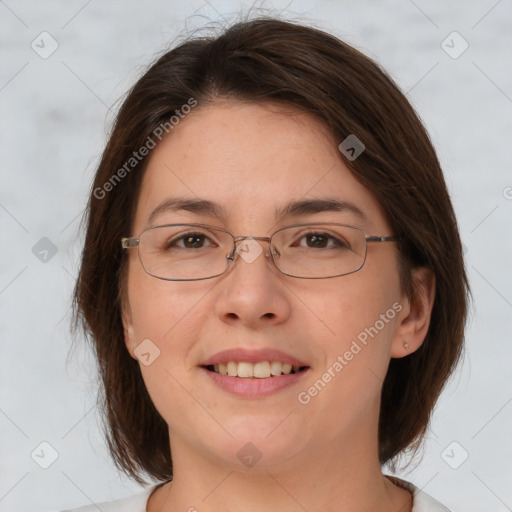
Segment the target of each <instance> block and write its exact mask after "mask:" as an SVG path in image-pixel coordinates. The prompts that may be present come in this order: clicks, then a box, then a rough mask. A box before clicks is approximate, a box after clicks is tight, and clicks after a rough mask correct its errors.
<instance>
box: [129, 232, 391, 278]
mask: <svg viewBox="0 0 512 512" xmlns="http://www.w3.org/2000/svg"><path fill="white" fill-rule="evenodd" d="M258 241H261V242H268V244H269V253H267V255H270V259H271V260H272V261H273V263H274V265H275V266H276V267H277V269H278V270H279V271H280V272H281V273H283V274H285V275H287V276H290V277H297V278H300V279H326V278H330V277H338V276H344V275H347V274H352V273H354V272H357V271H358V270H360V269H361V268H362V267H363V265H364V263H365V261H366V253H367V250H368V242H398V241H400V238H399V237H396V236H367V235H366V234H365V232H364V231H363V230H361V229H359V228H355V227H353V226H348V225H346V224H333V223H323V222H320V223H315V224H296V225H293V226H287V227H284V228H280V229H278V230H277V231H276V232H275V233H274V234H273V235H271V236H270V237H253V236H238V237H235V236H233V235H232V234H231V233H230V232H229V231H227V230H225V229H222V228H219V227H214V226H208V225H206V224H167V225H165V226H153V227H149V228H147V229H145V230H144V231H143V232H142V233H141V234H140V235H139V236H138V237H130V238H122V239H121V246H122V247H123V249H131V248H134V247H138V251H139V259H140V262H141V264H142V266H143V268H144V270H145V271H146V272H147V273H148V274H149V275H151V276H153V277H156V278H158V279H164V280H167V281H196V280H200V279H211V278H214V277H217V276H220V275H222V274H224V273H225V272H226V271H227V270H228V269H229V268H230V267H231V266H232V264H233V263H234V261H235V258H236V255H237V254H238V255H239V256H240V257H242V259H244V260H245V261H246V262H247V263H252V262H253V261H254V260H255V259H256V258H257V257H258V256H259V255H260V254H261V253H262V252H263V249H262V247H261V245H260V244H259V243H258ZM240 242H243V243H240Z"/></svg>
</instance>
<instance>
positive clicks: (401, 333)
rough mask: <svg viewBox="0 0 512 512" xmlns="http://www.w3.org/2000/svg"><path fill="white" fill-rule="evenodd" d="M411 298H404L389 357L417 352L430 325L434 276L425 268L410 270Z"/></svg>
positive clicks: (434, 285) (434, 287) (434, 289)
mask: <svg viewBox="0 0 512 512" xmlns="http://www.w3.org/2000/svg"><path fill="white" fill-rule="evenodd" d="M412 280H413V286H414V294H413V298H412V299H410V298H409V297H404V299H403V301H402V305H403V309H402V311H401V314H400V317H401V319H400V320H399V322H400V323H399V325H398V326H397V329H396V331H395V336H394V338H393V342H392V345H391V357H395V358H400V357H405V356H407V355H409V354H412V353H413V352H415V351H416V350H418V349H419V348H420V347H421V345H422V343H423V341H424V340H425V337H426V335H427V331H428V328H429V325H430V318H431V315H432V308H433V306H434V297H435V292H436V282H435V276H434V273H433V272H432V270H431V269H429V268H426V267H420V268H415V269H413V270H412Z"/></svg>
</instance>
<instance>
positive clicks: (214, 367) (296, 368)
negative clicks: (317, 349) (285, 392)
mask: <svg viewBox="0 0 512 512" xmlns="http://www.w3.org/2000/svg"><path fill="white" fill-rule="evenodd" d="M200 366H202V367H203V368H206V369H207V370H209V371H210V372H215V373H217V374H219V375H225V376H229V377H239V378H246V379H247V378H249V379H250V378H256V379H267V378H270V377H278V376H281V375H289V374H292V375H293V374H296V373H298V372H300V371H302V370H305V369H307V368H309V367H308V366H307V365H306V364H305V363H303V362H302V361H300V360H298V359H296V358H295V357H293V356H291V355H289V354H286V353H285V352H282V351H281V350H276V349H259V350H247V349H243V348H235V349H228V350H223V351H222V352H218V353H217V354H215V355H214V356H212V357H211V358H210V359H208V360H206V361H205V362H203V363H202V364H201V365H200Z"/></svg>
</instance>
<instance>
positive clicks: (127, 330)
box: [121, 299, 137, 359]
mask: <svg viewBox="0 0 512 512" xmlns="http://www.w3.org/2000/svg"><path fill="white" fill-rule="evenodd" d="M121 319H122V322H123V330H124V343H125V345H126V348H127V349H128V352H129V353H130V355H131V356H132V357H133V359H137V357H136V356H135V355H134V350H135V348H136V347H137V343H136V336H135V329H134V327H133V318H132V312H131V309H130V305H129V304H128V301H127V300H126V299H124V300H123V301H122V305H121Z"/></svg>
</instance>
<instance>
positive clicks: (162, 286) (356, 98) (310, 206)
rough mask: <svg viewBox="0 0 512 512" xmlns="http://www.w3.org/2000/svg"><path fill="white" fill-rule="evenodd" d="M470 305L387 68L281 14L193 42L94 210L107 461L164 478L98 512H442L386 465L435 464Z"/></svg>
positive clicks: (410, 118) (435, 183)
mask: <svg viewBox="0 0 512 512" xmlns="http://www.w3.org/2000/svg"><path fill="white" fill-rule="evenodd" d="M468 294H469V289H468V283H467V278H466V273H465V269H464V263H463V258H462V249H461V243H460V239H459V234H458V229H457V223H456V220H455V216H454V212H453V208H452V205H451V201H450V198H449V195H448V193H447V190H446V185H445V182H444V178H443V175H442V171H441V169H440V166H439V163H438V160H437V157H436V154H435V151H434V149H433V147H432V145H431V143H430V141H429V138H428V135H427V133H426V132H425V129H424V128H423V126H422V124H421V121H420V120H419V118H418V117H417V115H416V114H415V112H414V110H413V109H412V107H411V106H410V104H409V103H408V101H407V100H406V98H405V97H404V95H403V94H402V93H401V92H400V91H399V90H398V88H397V86H396V85H395V84H394V83H393V82H392V80H391V79H390V78H389V77H388V76H387V74H386V73H385V72H384V71H383V70H382V69H380V68H379V66H378V65H377V64H375V63H374V62H373V61H371V60H370V59H369V58H367V57H366V56H364V55H363V54H361V53H359V52H358V51H357V50H355V49H354V48H352V47H350V46H349V45H347V44H346V43H344V42H342V41H340V40H338V39H336V38H334V37H333V36H330V35H328V34H326V33H324V32H321V31H319V30H316V29H313V28H309V27H305V26H301V25H298V24H294V23H289V22H283V21H278V20H274V19H270V18H262V19H257V20H253V21H249V22H244V23H239V24H236V25H234V26H232V27H230V28H228V29H227V30H226V31H224V33H222V34H221V35H220V36H219V37H216V38H197V39H192V40H188V41H186V42H184V43H182V44H180V45H179V46H178V47H176V48H175V49H173V50H171V51H169V52H168V53H166V54H165V55H163V56H162V57H161V58H160V59H159V60H158V61H157V62H156V63H155V64H154V65H153V66H152V67H151V68H150V69H149V70H148V71H147V72H146V73H145V74H144V76H143V77H142V78H141V79H140V80H139V81H138V82H137V83H136V85H135V86H134V88H133V89H132V90H131V92H130V93H129V94H128V96H127V98H126V100H125V101H124V104H123V105H122V107H121V109H120V112H119V114H118V117H117V120H116V123H115V126H114V128H113V131H112V133H111V136H110V140H109V142H108V144H107V146H106V148H105V151H104V153H103V157H102V159H101V162H100V165H99V168H98V170H97V173H96V177H95V180H94V185H93V188H92V193H91V197H90V201H89V205H88V226H87V235H86V240H85V247H84V251H83V257H82V264H81V270H80V275H79V279H78V282H77V286H76V291H75V301H76V308H77V319H78V320H79V321H81V322H82V323H83V325H84V327H85V329H86V331H87V332H88V333H89V335H90V339H91V341H92V343H93V346H94V349H95V351H96V355H97V359H98V363H99V368H100V373H101V378H102V385H103V402H102V406H103V411H104V414H105V420H106V425H107V434H108V435H107V438H108V443H109V448H110V451H111V453H112V456H113V458H114V461H115V462H116V464H117V465H118V467H119V468H120V469H122V470H124V471H125V472H126V473H127V474H128V475H130V476H131V477H132V478H133V479H134V480H136V481H137V482H139V483H144V482H145V481H144V478H143V477H146V476H149V477H151V478H152V479H153V480H155V481H157V482H158V483H157V484H155V485H153V486H151V487H150V488H148V489H147V490H146V491H145V492H144V493H141V494H139V495H137V496H135V497H132V498H127V499H124V500H120V501H117V502H111V503H108V504H105V503H104V504H101V505H100V508H101V510H104V511H107V510H116V511H117V510H126V511H128V510H129V511H137V512H138V511H141V512H142V511H144V510H147V511H149V512H157V511H158V512H164V511H169V512H170V511H175V510H189V511H193V510H198V511H201V512H202V511H212V512H213V511H219V510H234V509H235V508H236V509H238V510H244V511H260V510H281V511H288V510H289V511H292V510H307V511H309V512H313V511H317V510H337V511H343V512H355V511H358V512H360V511H366V510H368V511H370V510H379V511H381V512H391V511H393V512H397V511H401V512H409V511H413V512H425V511H429V512H433V511H443V510H448V509H447V508H445V507H444V506H443V505H441V504H440V503H438V502H437V501H435V500H434V499H433V498H431V497H430V496H428V495H427V494H426V493H424V492H422V491H421V490H420V489H418V488H417V487H416V486H414V485H413V484H412V483H410V482H407V481H405V480H401V479H398V478H394V477H391V476H388V475H384V474H383V473H382V466H383V465H384V464H386V463H389V464H391V466H392V467H394V466H393V463H395V462H396V460H397V457H398V456H399V455H400V454H403V453H404V452H405V450H407V449H409V450H410V449H413V450H417V449H418V447H419V446H420V444H421V441H422V440H423V438H424V435H425V432H426V429H427V426H428V423H429V419H430V414H431V412H432V410H433V407H434V405H435V403H436V400H437V398H438V397H439V394H440V392H441V390H442V388H443V386H444V385H445V383H446V380H447V378H448V377H449V375H450V374H451V372H452V371H453V369H454V367H455V365H456V363H457V362H458V360H459V358H460V355H461V351H462V345H463V331H464V325H465V319H466V310H467V300H468ZM95 509H96V506H90V507H85V508H82V509H80V510H81V511H88V510H95Z"/></svg>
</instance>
